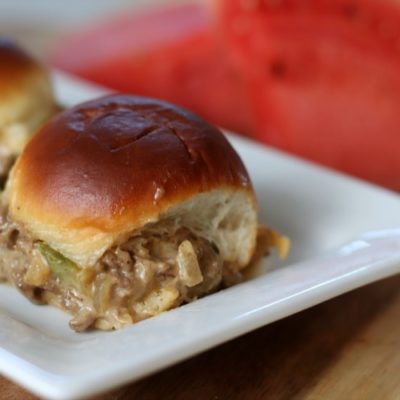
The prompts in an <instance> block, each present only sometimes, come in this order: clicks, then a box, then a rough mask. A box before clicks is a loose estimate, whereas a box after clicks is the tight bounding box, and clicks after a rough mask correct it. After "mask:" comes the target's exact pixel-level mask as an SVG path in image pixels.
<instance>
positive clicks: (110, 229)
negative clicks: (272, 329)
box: [0, 95, 287, 331]
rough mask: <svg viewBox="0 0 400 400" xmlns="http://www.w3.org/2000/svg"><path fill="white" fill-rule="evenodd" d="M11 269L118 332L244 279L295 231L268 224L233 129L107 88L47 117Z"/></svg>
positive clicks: (12, 236)
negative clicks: (232, 140) (230, 134)
mask: <svg viewBox="0 0 400 400" xmlns="http://www.w3.org/2000/svg"><path fill="white" fill-rule="evenodd" d="M2 202H3V204H2V207H3V221H2V229H1V232H0V246H1V249H0V251H1V254H2V257H1V260H0V272H1V274H2V276H3V279H4V280H6V281H8V282H10V283H12V284H13V285H15V286H16V287H17V288H18V289H19V290H20V291H21V292H22V293H23V294H25V295H26V296H28V297H29V298H30V299H32V300H34V301H37V302H40V303H45V304H53V305H55V306H57V307H60V308H62V309H65V310H67V311H68V312H69V313H71V314H72V315H73V318H72V320H71V322H70V325H71V327H72V328H73V329H75V330H77V331H82V330H85V329H87V328H89V327H92V328H98V329H103V330H109V329H118V328H120V327H123V326H125V325H128V324H131V323H133V322H136V321H139V320H142V319H145V318H148V317H150V316H154V315H156V314H159V313H161V312H162V311H165V310H168V309H171V308H174V307H177V306H179V305H180V304H183V303H186V302H190V301H192V300H195V299H197V298H198V297H200V296H203V295H205V294H207V293H211V292H214V291H216V290H217V289H219V288H221V287H223V286H227V285H231V284H233V283H236V282H238V281H240V280H241V278H242V271H243V270H244V269H245V268H246V267H247V266H249V264H250V263H251V262H252V261H254V259H255V258H256V257H257V255H258V254H260V253H264V254H265V253H266V252H267V251H268V249H269V248H270V247H273V246H278V247H280V248H281V250H282V251H283V252H284V251H285V247H286V246H287V240H286V239H285V238H281V237H279V235H277V234H276V233H274V232H272V231H270V230H267V229H266V228H262V229H260V228H259V226H258V220H257V205H256V199H255V196H254V192H253V188H252V185H251V182H250V178H249V175H248V173H247V171H246V169H245V167H244V165H243V163H242V161H241V159H240V158H239V156H238V154H237V153H236V152H235V150H234V149H233V148H232V147H231V145H230V144H229V142H228V141H227V140H226V138H225V137H224V136H223V135H222V133H221V132H220V131H219V130H218V129H216V128H214V127H213V126H211V125H209V124H208V123H206V122H205V121H203V120H202V119H200V118H199V117H197V116H195V115H193V114H192V113H190V112H188V111H185V110H182V109H180V108H178V107H176V106H173V105H171V104H169V103H166V102H163V101H158V100H153V99H147V98H141V97H134V96H127V95H114V96H107V97H103V98H100V99H96V100H93V101H89V102H86V103H84V104H81V105H78V106H75V107H73V108H71V109H68V110H65V111H63V112H61V113H60V114H58V115H57V116H56V117H54V118H53V119H51V120H50V121H49V122H48V123H47V124H45V125H44V126H43V127H42V128H41V129H40V130H39V131H38V132H37V134H36V135H35V136H34V137H33V139H32V140H31V141H30V142H29V144H28V145H27V146H26V148H25V150H24V151H23V153H22V154H21V156H20V158H19V159H18V161H17V162H16V164H15V166H14V167H13V170H12V172H11V175H10V179H9V181H8V184H7V186H6V190H5V192H4V196H3V198H2Z"/></svg>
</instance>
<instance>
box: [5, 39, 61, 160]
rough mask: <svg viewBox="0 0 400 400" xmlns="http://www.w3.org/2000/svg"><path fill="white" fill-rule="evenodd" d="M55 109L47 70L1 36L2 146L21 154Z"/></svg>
mask: <svg viewBox="0 0 400 400" xmlns="http://www.w3.org/2000/svg"><path fill="white" fill-rule="evenodd" d="M55 108H56V106H55V102H54V99H53V94H52V90H51V85H50V81H49V77H48V74H47V71H46V69H45V67H44V66H43V65H41V64H40V63H38V62H37V61H36V60H35V59H34V58H32V57H31V56H30V55H28V54H27V53H26V52H24V51H23V50H22V49H20V48H19V47H18V46H17V45H16V44H15V43H14V42H12V41H10V40H8V39H5V38H1V37H0V145H5V146H7V147H8V148H9V149H10V152H11V153H13V154H18V153H19V152H20V151H21V150H22V148H23V146H24V145H25V143H26V140H27V138H28V137H29V136H30V135H31V134H32V133H33V132H34V131H35V130H36V129H37V128H38V127H39V125H40V124H41V123H43V121H45V120H46V119H47V118H48V117H49V116H50V115H51V114H52V113H54V110H55Z"/></svg>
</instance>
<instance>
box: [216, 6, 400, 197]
mask: <svg viewBox="0 0 400 400" xmlns="http://www.w3.org/2000/svg"><path fill="white" fill-rule="evenodd" d="M267 3H268V2H266V1H263V2H257V1H253V2H250V1H249V2H247V6H246V2H245V1H241V2H239V1H236V0H233V1H232V0H231V1H225V2H222V9H221V10H222V13H221V14H220V15H221V16H222V18H221V23H222V27H223V34H224V35H225V37H226V38H227V40H228V43H229V46H230V48H231V50H232V59H233V62H234V63H235V64H236V67H237V68H238V70H240V71H241V72H242V74H243V76H245V77H246V79H247V89H248V91H249V95H250V97H251V100H250V101H251V104H252V109H253V113H254V114H253V116H254V118H255V120H256V136H257V137H258V138H260V139H261V140H263V141H265V142H267V143H270V144H272V145H274V146H277V147H280V148H282V149H284V150H287V151H290V152H293V153H295V154H298V155H300V156H303V157H306V158H309V159H312V160H315V161H317V162H320V163H323V164H326V165H329V166H332V167H334V168H339V169H341V170H343V171H345V172H348V173H351V174H354V175H357V176H359V177H362V178H364V179H368V180H370V181H373V182H377V183H379V184H382V185H385V186H387V187H389V188H393V189H397V190H400V12H399V9H398V8H397V7H396V6H392V5H388V4H386V3H385V5H382V3H380V2H378V1H366V0H363V1H353V2H344V1H333V0H331V1H328V0H326V1H324V0H322V1H316V0H315V1H300V0H298V1H295V0H292V1H284V0H281V1H275V2H272V1H270V2H269V3H270V4H273V3H275V5H274V6H271V7H269V8H268V7H266V4H267ZM306 4H308V6H305V7H304V8H302V7H301V5H303V6H304V5H306Z"/></svg>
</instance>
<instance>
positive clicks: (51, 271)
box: [0, 216, 285, 331]
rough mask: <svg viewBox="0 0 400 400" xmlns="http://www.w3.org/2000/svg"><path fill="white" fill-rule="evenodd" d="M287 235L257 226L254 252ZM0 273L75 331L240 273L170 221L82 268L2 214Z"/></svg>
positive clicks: (132, 315)
mask: <svg viewBox="0 0 400 400" xmlns="http://www.w3.org/2000/svg"><path fill="white" fill-rule="evenodd" d="M284 241H285V239H284V238H280V237H279V236H278V235H277V234H276V233H275V232H273V231H269V230H267V229H265V228H263V229H260V230H259V240H258V243H259V246H258V247H259V248H258V249H257V254H265V253H266V252H267V251H268V248H270V247H272V246H277V247H279V246H281V249H282V245H283V246H285V243H284ZM0 251H1V253H2V257H1V260H0V277H1V279H2V280H4V281H7V282H10V283H11V284H13V285H14V286H16V287H17V288H19V290H21V291H22V292H23V293H24V294H25V295H26V296H28V297H29V298H30V299H31V300H33V301H35V302H38V303H43V304H53V305H56V306H58V307H60V308H63V309H66V310H67V311H69V312H70V313H72V314H73V319H72V320H71V322H70V325H71V327H72V328H73V329H74V330H76V331H82V330H85V329H87V328H89V327H96V328H98V329H103V330H108V329H113V328H114V329H118V328H120V327H122V326H125V325H128V324H131V323H132V322H136V321H139V320H142V319H145V318H148V317H150V316H153V315H156V314H158V313H160V312H162V311H165V310H168V309H171V308H173V307H176V306H178V305H179V304H182V303H186V302H190V301H192V300H194V299H196V298H197V297H199V296H201V295H205V294H207V293H210V292H213V291H215V290H217V289H218V288H220V287H221V286H229V285H231V284H234V283H237V282H239V281H240V280H241V279H242V276H241V273H240V270H239V268H238V266H237V265H232V264H231V263H227V262H224V260H223V257H222V255H221V253H220V251H219V249H218V247H217V245H216V244H215V243H213V242H212V241H209V240H207V239H206V238H204V237H201V236H199V235H198V234H196V233H194V232H193V231H192V230H190V229H188V228H186V227H182V226H179V225H178V224H176V222H174V221H172V220H165V221H162V222H158V223H156V224H148V225H147V226H145V227H144V228H142V229H141V230H140V231H137V232H133V233H132V234H131V235H129V237H128V238H127V239H126V240H124V241H123V242H122V243H121V244H118V245H115V246H113V247H111V248H110V249H109V250H107V251H106V252H105V253H104V254H103V256H102V257H101V258H100V259H99V260H98V261H97V262H96V263H95V265H93V266H91V267H85V268H80V267H79V266H78V265H77V264H76V263H74V262H73V261H71V260H69V259H68V258H66V257H64V256H63V255H62V254H60V253H59V252H57V251H56V250H54V249H53V248H51V247H50V246H49V245H48V244H46V243H44V242H43V241H40V240H36V239H35V238H34V237H32V236H31V235H29V234H28V233H27V232H26V231H25V230H24V229H23V227H22V226H21V225H19V224H18V223H16V222H13V221H12V220H11V219H10V218H9V217H7V216H3V217H2V223H1V231H0Z"/></svg>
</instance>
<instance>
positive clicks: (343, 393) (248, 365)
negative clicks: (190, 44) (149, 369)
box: [0, 276, 400, 400]
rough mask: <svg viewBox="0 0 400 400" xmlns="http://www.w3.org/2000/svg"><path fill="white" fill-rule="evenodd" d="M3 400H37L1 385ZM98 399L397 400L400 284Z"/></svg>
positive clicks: (314, 311) (261, 332)
mask: <svg viewBox="0 0 400 400" xmlns="http://www.w3.org/2000/svg"><path fill="white" fill-rule="evenodd" d="M0 399H2V400H8V399H9V400H15V399H21V400H28V399H29V400H31V399H36V398H35V397H34V396H32V395H30V394H28V393H27V392H25V391H24V390H23V389H21V388H19V387H18V386H16V385H14V384H13V383H11V382H9V381H7V380H6V379H4V378H0ZM95 399H96V400H128V399H140V400H142V399H144V400H159V399H163V400H186V399H193V400H208V399H210V400H222V399H230V400H239V399H240V400H253V399H273V400H300V399H301V400H317V399H324V400H337V399H346V400H377V399H378V400H398V399H400V276H397V277H393V278H390V279H386V280H385V281H382V282H377V283H374V284H372V285H370V286H367V287H364V288H361V289H358V290H356V291H354V292H351V293H348V294H345V295H343V296H341V297H338V298H336V299H333V300H330V301H328V302H325V303H323V304H320V305H318V306H316V307H313V308H311V309H309V310H306V311H303V312H301V313H298V314H296V315H293V316H291V317H289V318H286V319H284V320H281V321H278V322H275V323H273V324H271V325H269V326H266V327H264V328H261V329H258V330H257V331H254V332H252V333H249V334H247V335H245V336H243V337H241V338H239V339H236V340H233V341H231V342H229V343H226V344H224V345H222V346H219V347H217V348H215V349H213V350H211V351H208V352H206V353H204V354H201V355H199V356H197V357H194V358H192V359H190V360H188V361H185V362H183V363H180V364H178V365H176V366H174V367H171V368H168V369H166V370H164V371H162V372H159V373H157V374H155V375H153V376H150V377H149V378H146V379H143V380H141V381H139V382H136V383H133V384H131V385H128V386H125V387H123V388H120V389H117V390H115V391H113V392H111V393H108V394H104V395H102V396H97V397H96V398H95Z"/></svg>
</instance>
